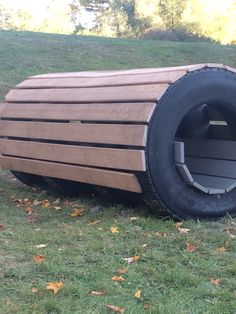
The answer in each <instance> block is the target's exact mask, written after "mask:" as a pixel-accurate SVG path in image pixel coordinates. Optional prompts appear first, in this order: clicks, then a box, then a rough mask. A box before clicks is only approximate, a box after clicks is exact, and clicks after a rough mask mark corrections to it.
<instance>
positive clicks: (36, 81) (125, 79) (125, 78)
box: [17, 70, 186, 88]
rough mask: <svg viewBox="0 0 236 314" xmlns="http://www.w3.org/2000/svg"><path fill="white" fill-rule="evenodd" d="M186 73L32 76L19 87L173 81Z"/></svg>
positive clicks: (162, 82)
mask: <svg viewBox="0 0 236 314" xmlns="http://www.w3.org/2000/svg"><path fill="white" fill-rule="evenodd" d="M185 74H186V71H184V70H181V71H172V72H157V73H143V74H140V75H137V74H133V75H125V74H123V75H122V74H121V75H119V76H117V75H113V76H101V77H73V78H71V77H59V78H51V77H50V78H44V79H43V78H31V79H28V80H26V81H24V82H22V83H20V84H18V85H17V88H65V87H66V88H68V87H70V88H72V87H73V88H75V87H101V86H120V85H140V84H165V83H173V82H175V81H176V80H178V79H179V78H181V77H182V76H184V75H185Z"/></svg>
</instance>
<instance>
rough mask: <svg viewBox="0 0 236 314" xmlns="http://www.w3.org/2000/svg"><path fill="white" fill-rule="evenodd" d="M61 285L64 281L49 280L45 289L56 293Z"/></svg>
mask: <svg viewBox="0 0 236 314" xmlns="http://www.w3.org/2000/svg"><path fill="white" fill-rule="evenodd" d="M63 286H64V283H63V282H62V281H60V282H49V283H48V284H47V287H46V289H47V290H52V291H53V293H54V294H56V293H57V292H58V291H59V290H60V289H61V288H62V287H63Z"/></svg>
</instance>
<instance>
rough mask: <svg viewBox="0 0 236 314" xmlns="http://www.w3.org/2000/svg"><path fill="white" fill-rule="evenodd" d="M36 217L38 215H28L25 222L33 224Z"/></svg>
mask: <svg viewBox="0 0 236 314" xmlns="http://www.w3.org/2000/svg"><path fill="white" fill-rule="evenodd" d="M37 217H38V214H36V213H32V214H29V215H28V216H27V217H26V222H27V223H33V222H35V220H36V219H37Z"/></svg>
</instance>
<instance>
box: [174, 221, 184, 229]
mask: <svg viewBox="0 0 236 314" xmlns="http://www.w3.org/2000/svg"><path fill="white" fill-rule="evenodd" d="M182 224H183V221H180V222H176V223H175V228H176V229H179V227H181V226H182Z"/></svg>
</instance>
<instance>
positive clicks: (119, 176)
mask: <svg viewBox="0 0 236 314" xmlns="http://www.w3.org/2000/svg"><path fill="white" fill-rule="evenodd" d="M0 165H1V166H2V167H3V168H7V169H10V170H15V171H20V172H25V173H32V174H37V175H41V176H47V177H53V178H61V179H66V180H72V181H79V182H84V183H90V184H95V185H100V186H106V187H111V188H115V189H120V190H126V191H130V192H136V193H141V192H142V191H141V187H140V185H139V183H138V180H137V178H136V176H135V175H134V174H130V173H124V172H117V171H110V170H101V169H94V168H87V167H80V166H72V165H65V164H57V163H53V162H46V161H38V160H30V159H23V158H22V159H21V158H14V157H3V156H0Z"/></svg>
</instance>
